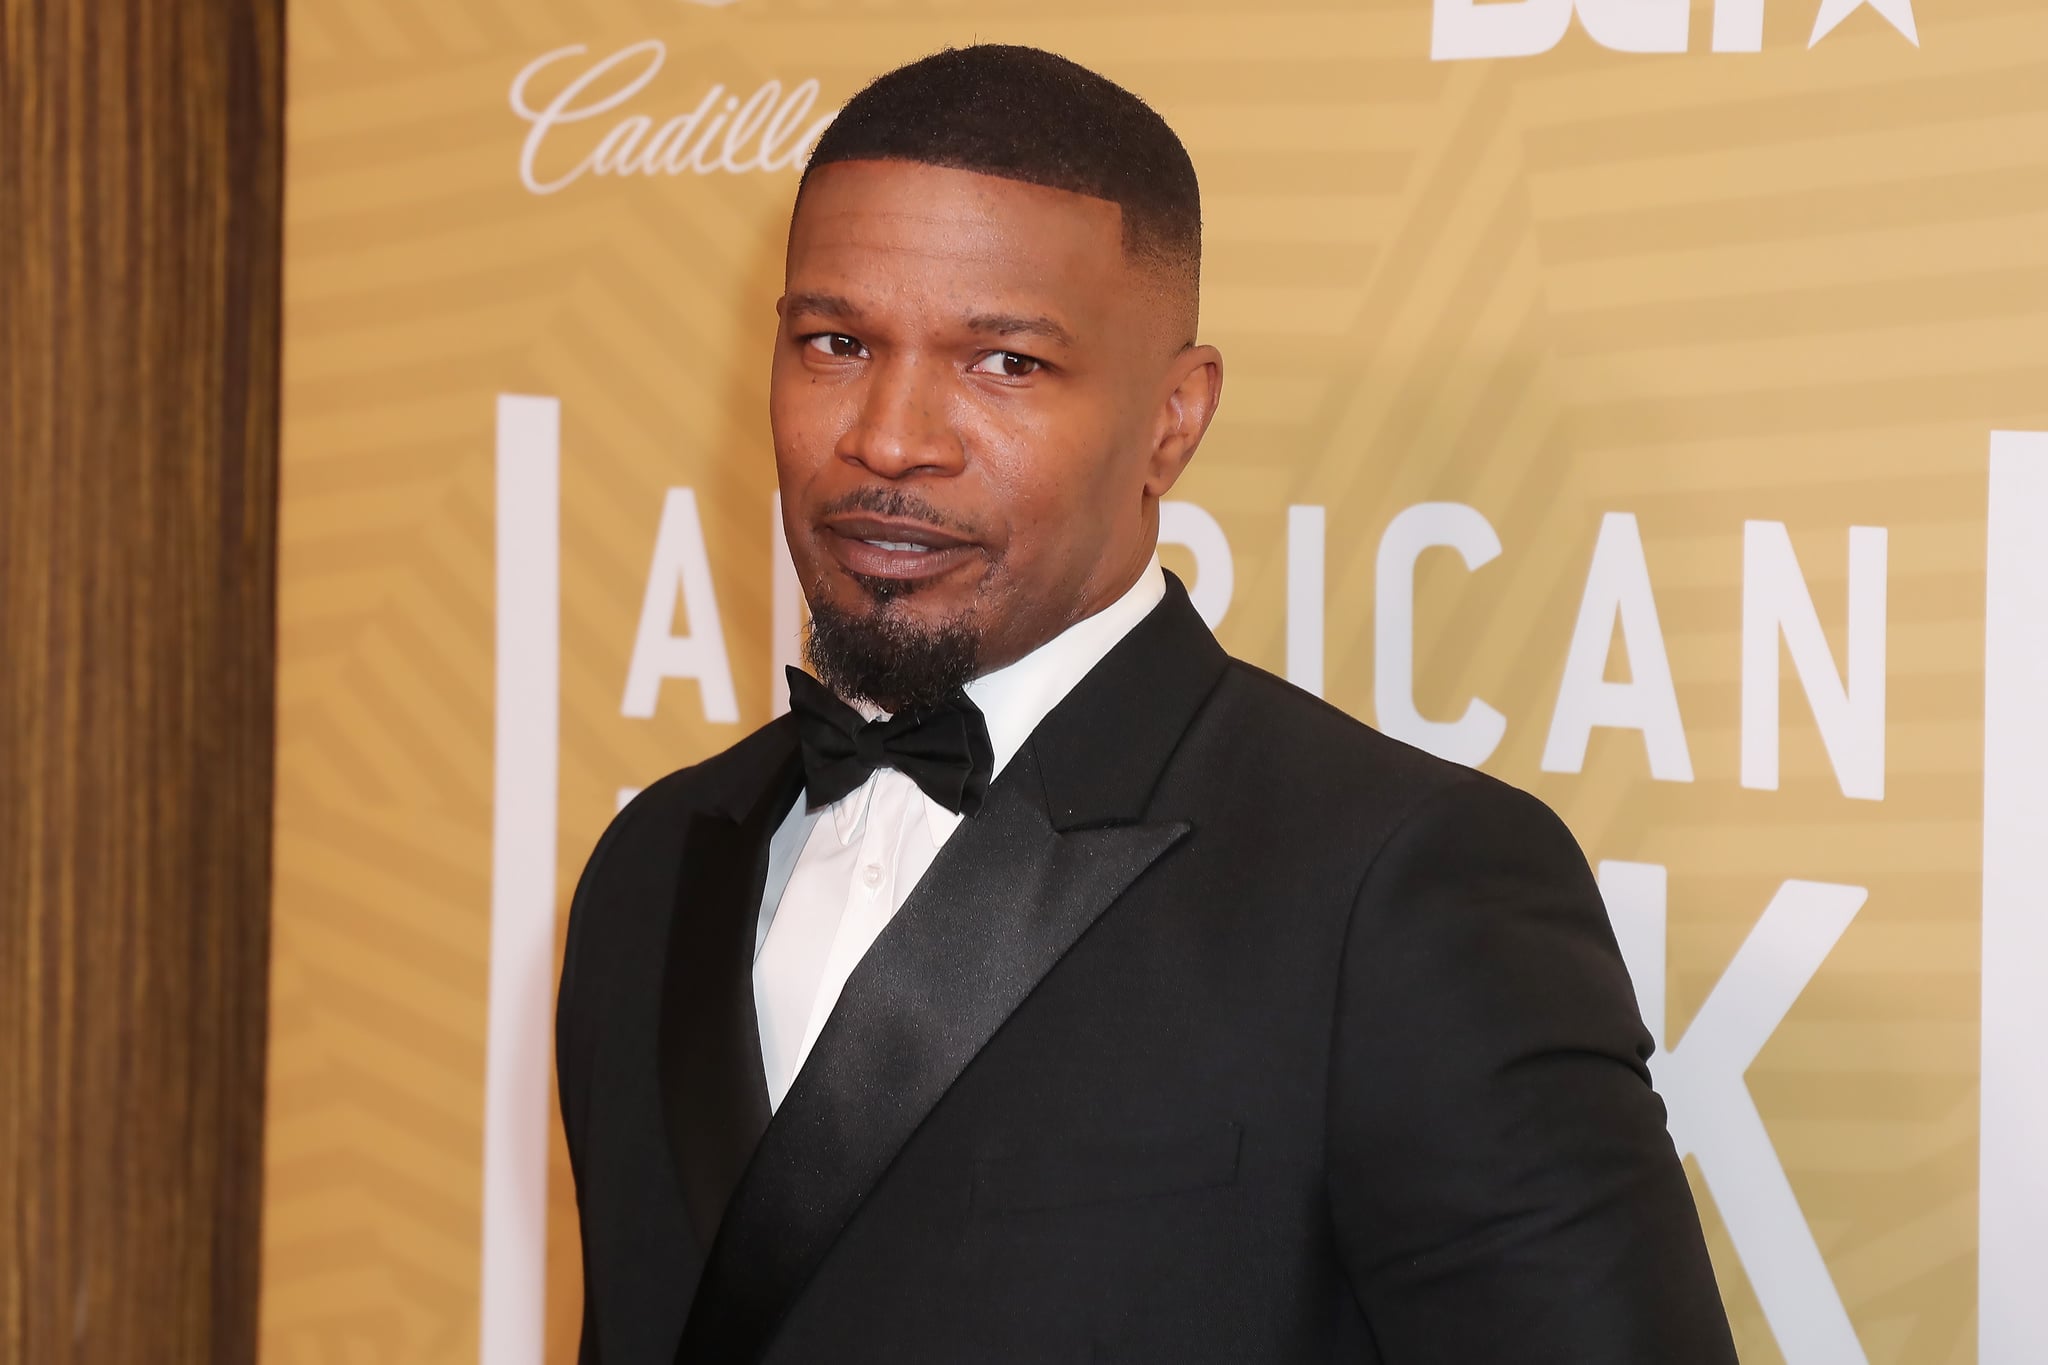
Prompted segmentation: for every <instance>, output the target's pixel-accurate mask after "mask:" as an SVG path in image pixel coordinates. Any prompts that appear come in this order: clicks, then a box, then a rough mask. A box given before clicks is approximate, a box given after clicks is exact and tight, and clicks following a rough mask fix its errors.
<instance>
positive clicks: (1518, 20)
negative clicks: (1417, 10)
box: [1429, 0, 1572, 62]
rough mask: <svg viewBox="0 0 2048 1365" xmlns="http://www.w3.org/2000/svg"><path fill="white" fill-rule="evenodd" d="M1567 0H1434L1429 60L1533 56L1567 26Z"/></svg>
mask: <svg viewBox="0 0 2048 1365" xmlns="http://www.w3.org/2000/svg"><path fill="white" fill-rule="evenodd" d="M1571 23H1572V0H1486V2H1485V3H1482V0H1436V17H1435V20H1434V24H1433V27H1432V30H1431V33H1430V40H1429V57H1430V60H1431V61H1437V62H1449V61H1460V60H1466V59H1472V58H1485V57H1533V56H1535V55H1536V54H1537V53H1539V52H1548V51H1550V49H1552V48H1553V47H1556V46H1557V45H1558V43H1559V42H1561V41H1562V40H1563V38H1564V31H1565V30H1566V29H1568V28H1570V27H1571Z"/></svg>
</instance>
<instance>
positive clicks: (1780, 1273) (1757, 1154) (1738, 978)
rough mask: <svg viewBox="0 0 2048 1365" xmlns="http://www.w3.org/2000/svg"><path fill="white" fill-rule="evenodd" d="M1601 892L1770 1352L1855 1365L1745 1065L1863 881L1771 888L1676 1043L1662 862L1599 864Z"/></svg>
mask: <svg viewBox="0 0 2048 1365" xmlns="http://www.w3.org/2000/svg"><path fill="white" fill-rule="evenodd" d="M1600 896H1601V899H1602V900H1604V901H1606V902H1607V914H1608V917H1609V918H1610V919H1611V920H1612V921H1613V923H1614V937H1615V938H1616V940H1617V941H1619V943H1620V945H1621V957H1622V961H1623V962H1624V963H1625V964H1627V966H1628V974H1629V977H1630V979H1631V980H1632V981H1634V983H1635V987H1636V1002H1637V1004H1638V1005H1639V1007H1640V1008H1641V1010H1642V1014H1643V1024H1644V1026H1645V1027H1647V1028H1648V1029H1649V1030H1650V1037H1651V1040H1652V1041H1653V1042H1655V1043H1656V1045H1657V1052H1656V1054H1655V1055H1654V1056H1652V1057H1651V1058H1650V1072H1651V1075H1652V1077H1653V1079H1654V1080H1655V1081H1656V1083H1657V1093H1658V1094H1660V1095H1662V1096H1663V1097H1664V1103H1665V1104H1666V1106H1668V1108H1669V1110H1670V1114H1671V1119H1670V1126H1671V1140H1672V1142H1673V1143H1674V1144H1675V1145H1676V1146H1677V1148H1678V1154H1679V1155H1680V1156H1681V1157H1684V1156H1696V1157H1698V1158H1699V1163H1700V1174H1701V1175H1702V1176H1703V1177H1705V1179H1706V1182H1707V1188H1708V1189H1709V1190H1710V1191H1711V1192H1712V1193H1713V1196H1714V1205H1715V1207H1716V1208H1718V1209H1719V1210H1720V1211H1721V1219H1722V1221H1723V1222H1724V1223H1726V1224H1727V1225H1728V1239H1729V1240H1730V1241H1731V1242H1733V1243H1735V1254H1736V1255H1737V1256H1738V1257H1740V1258H1741V1260H1742V1268H1743V1269H1744V1270H1746V1271H1747V1272H1748V1273H1749V1282H1750V1284H1751V1286H1753V1287H1754V1288H1755V1290H1756V1296H1757V1299H1758V1301H1759V1302H1760V1303H1761V1305H1762V1306H1763V1310H1764V1320H1765V1321H1766V1322H1768V1323H1769V1324H1770V1326H1771V1335H1772V1336H1774V1337H1776V1338H1777V1339H1778V1349H1779V1351H1781V1352H1782V1353H1783V1354H1784V1357H1785V1360H1786V1361H1787V1365H1863V1362H1864V1360H1865V1356H1864V1354H1863V1347H1862V1344H1861V1343H1860V1342H1859V1341H1857V1339H1856V1329H1855V1328H1854V1327H1853V1326H1851V1325H1850V1322H1849V1315H1848V1313H1847V1312H1846V1311H1845V1310H1844V1309H1843V1307H1842V1296H1841V1295H1840V1294H1839V1293H1837V1292H1836V1290H1835V1282H1834V1280H1833V1278H1832V1277H1830V1276H1829V1274H1828V1267H1827V1262H1826V1261H1824V1260H1822V1259H1821V1254H1820V1247H1819V1244H1818V1243H1816V1242H1815V1241H1814V1237H1813V1230H1812V1228H1810V1227H1809V1226H1808V1225H1807V1222H1806V1215H1805V1214H1804V1213H1803V1212H1801V1211H1800V1208H1799V1200H1798V1198H1797V1197H1796V1196H1795V1195H1794V1194H1793V1192H1792V1184H1791V1182H1790V1181H1789V1180H1787V1179H1786V1178H1785V1167H1784V1165H1783V1163H1782V1162H1780V1161H1779V1160H1778V1150H1777V1148H1776V1147H1775V1146H1773V1145H1772V1143H1771V1134H1770V1131H1769V1130H1768V1129H1766V1128H1765V1127H1764V1121H1763V1117H1762V1115H1760V1114H1759V1113H1758V1112H1757V1107H1756V1100H1755V1099H1754V1098H1753V1097H1752V1096H1751V1095H1750V1093H1749V1082H1748V1081H1747V1080H1745V1079H1744V1076H1745V1074H1746V1073H1747V1072H1748V1070H1749V1068H1750V1064H1751V1063H1752V1062H1754V1061H1755V1060H1756V1058H1757V1054H1758V1053H1759V1052H1762V1051H1763V1047H1764V1044H1765V1043H1767V1042H1769V1041H1770V1039H1771V1035H1772V1034H1773V1033H1775V1032H1777V1029H1778V1025H1779V1024H1781V1023H1783V1022H1784V1020H1785V1015H1786V1014H1787V1013H1788V1012H1789V1011H1790V1010H1791V1008H1792V1004H1793V1002H1794V1001H1795V1000H1797V999H1798V998H1799V994H1800V992H1801V991H1803V990H1805V989H1806V983H1807V982H1809V981H1811V980H1813V977H1814V973H1816V972H1818V971H1819V970H1820V965H1821V963H1823V962H1825V961H1826V960H1827V956H1828V954H1829V953H1831V952H1833V951H1834V948H1835V944H1836V943H1838V942H1840V941H1841V937H1842V933H1843V931H1844V930H1846V929H1847V928H1848V927H1849V922H1850V921H1851V920H1853V919H1855V918H1856V912H1857V911H1858V910H1861V909H1862V908H1863V903H1864V901H1866V900H1867V899H1869V896H1870V893H1869V891H1868V890H1866V889H1865V888H1863V887H1860V886H1837V885H1835V884H1833V883H1830V882H1805V881H1788V882H1785V883H1783V884H1782V885H1780V886H1779V887H1778V894H1777V895H1775V896H1772V897H1771V903H1770V904H1769V905H1767V906H1765V907H1764V913H1763V918H1761V919H1759V920H1758V921H1757V923H1756V927H1755V928H1754V929H1752V930H1750V931H1749V937H1748V938H1747V939H1745V940H1743V944H1742V947H1741V948H1739V949H1737V950H1736V953H1735V958H1734V960H1733V961H1731V962H1730V963H1729V964H1728V970H1727V971H1725V972H1723V973H1722V974H1721V979H1720V980H1719V981H1717V982H1715V983H1714V988H1713V990H1711V991H1709V992H1708V993H1707V1000H1706V1003H1705V1004H1703V1005H1701V1006H1700V1009H1699V1013H1698V1014H1695V1015H1694V1016H1693V1020H1692V1024H1691V1025H1690V1026H1689V1027H1688V1028H1687V1029H1686V1031H1685V1036H1684V1037H1683V1038H1681V1039H1679V1040H1678V1042H1677V1043H1676V1044H1675V1045H1674V1044H1671V1043H1670V1039H1669V1035H1668V1034H1667V1032H1666V1028H1665V1025H1666V1019H1665V1007H1664V1003H1665V1002H1664V981H1665V972H1666V970H1667V964H1666V960H1665V956H1664V942H1665V927H1664V926H1665V922H1666V904H1665V872H1664V868H1663V867H1662V866H1660V865H1659V864H1656V863H1617V862H1603V863H1601V864H1600Z"/></svg>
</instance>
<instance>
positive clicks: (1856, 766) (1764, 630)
mask: <svg viewBox="0 0 2048 1365" xmlns="http://www.w3.org/2000/svg"><path fill="white" fill-rule="evenodd" d="M1885 559H1886V534H1885V530H1884V528H1883V527H1881V526H1851V527H1850V528H1849V629H1848V655H1849V667H1848V669H1847V670H1846V671H1847V675H1848V680H1847V681H1846V682H1844V681H1843V675H1842V674H1841V673H1838V672H1836V671H1835V661H1834V656H1833V655H1832V654H1830V653H1829V651H1828V640H1827V636H1826V635H1825V634H1823V633H1822V631H1821V628H1820V614H1819V613H1818V612H1816V611H1815V610H1814V607H1813V595H1812V594H1811V593H1809V592H1808V591H1807V589H1806V578H1805V575H1803V574H1802V573H1800V571H1799V557H1798V556H1797V555H1795V554H1794V553H1793V552H1792V537H1791V536H1790V535H1788V534H1787V533H1786V531H1785V523H1784V522H1782V521H1751V522H1745V523H1744V524H1743V534H1742V785H1743V786H1745V787H1756V788H1761V789H1763V790H1765V791H1776V790H1777V787H1778V635H1779V632H1780V631H1782V632H1783V633H1784V636H1785V648H1786V650H1787V651H1788V652H1789V653H1790V654H1791V655H1792V668H1793V671H1794V672H1796V673H1798V675H1799V685H1800V686H1801V687H1802V688H1804V689H1805V691H1806V700H1807V704H1808V705H1809V706H1811V707H1812V708H1813V719H1814V723H1815V725H1816V726H1818V727H1819V729H1820V738H1821V743H1822V744H1823V745H1825V746H1826V748H1827V752H1828V761H1829V762H1830V763H1832V764H1833V765H1834V769H1835V780H1836V781H1838V782H1839V783H1841V786H1842V795H1844V796H1854V797H1861V798H1863V799H1864V800H1867V801H1881V800H1883V799H1884V691H1885V676H1884V666H1885V573H1886V566H1885Z"/></svg>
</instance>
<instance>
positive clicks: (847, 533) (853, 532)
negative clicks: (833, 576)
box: [824, 516, 981, 582]
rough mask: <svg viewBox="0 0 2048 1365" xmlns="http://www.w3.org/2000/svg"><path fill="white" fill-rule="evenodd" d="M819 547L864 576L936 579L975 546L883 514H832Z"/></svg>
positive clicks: (975, 554)
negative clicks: (822, 547) (824, 547)
mask: <svg viewBox="0 0 2048 1365" xmlns="http://www.w3.org/2000/svg"><path fill="white" fill-rule="evenodd" d="M824 531H825V536H824V540H825V545H826V548H827V549H828V550H829V551H830V552H831V555H832V557H833V558H834V559H836V560H837V561H838V562H839V564H840V566H841V567H843V568H844V569H846V570H847V571H848V572H849V573H854V574H859V575H860V576H862V577H864V578H889V579H897V580H901V581H906V582H907V581H911V580H917V579H927V578H936V577H938V576H939V575H941V574H945V573H950V572H952V571H953V570H954V569H957V568H959V567H960V566H961V565H963V564H965V563H967V562H968V561H969V560H972V559H975V558H978V557H979V556H980V553H981V547H980V546H979V545H977V544H975V543H974V542H973V541H971V540H967V539H964V538H963V537H961V536H958V535H956V534H954V533H952V532H950V531H945V530H942V529H940V528H939V527H937V526H933V525H931V524H930V523H929V522H919V521H902V520H896V519H893V518H886V517H870V516H856V517H834V518H832V519H830V520H829V521H827V522H826V523H825V526H824Z"/></svg>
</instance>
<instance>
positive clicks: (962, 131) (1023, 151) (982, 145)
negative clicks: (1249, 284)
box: [797, 43, 1202, 340]
mask: <svg viewBox="0 0 2048 1365" xmlns="http://www.w3.org/2000/svg"><path fill="white" fill-rule="evenodd" d="M835 161H912V162H917V163H920V164H922V165H926V166H944V167H947V168H949V169H951V170H958V171H975V172H978V173H980V174H982V175H993V176H1000V177H1001V178H1003V179H1005V180H1021V181H1024V182H1025V183H1027V184H1032V185H1045V186H1048V187H1050V188H1052V189H1057V190H1070V191H1072V192H1074V193H1076V194H1085V195H1088V196H1090V197H1092V198H1095V199H1107V200H1109V201H1110V202H1111V203H1113V204H1115V205H1116V206H1117V207H1118V208H1119V209H1120V210H1122V213H1123V240H1124V250H1125V252H1126V253H1127V254H1129V255H1132V256H1135V257H1137V258H1139V259H1141V260H1143V261H1146V262H1147V263H1149V264H1152V265H1155V266H1158V267H1161V268H1162V269H1163V270H1164V271H1165V272H1166V273H1168V274H1169V275H1170V276H1172V277H1174V282H1175V283H1176V284H1179V285H1183V286H1184V287H1185V288H1186V290H1187V295H1188V301H1189V303H1190V304H1191V305H1192V303H1193V300H1194V297H1195V290H1196V287H1197V284H1198V282H1199V279H1200V275H1201V265H1202V194H1201V188H1200V186H1199V185H1198V184H1197V183H1196V181H1195V166H1194V163H1193V162H1192V161H1190V160H1188V152H1187V148H1185V147H1183V146H1181V142H1180V139H1179V138H1178V137H1175V136H1174V132H1173V129H1171V128H1169V127H1167V126H1166V120H1165V119H1163V118H1161V117H1159V115H1158V114H1156V113H1154V112H1153V110H1152V106H1151V105H1149V104H1147V103H1145V101H1143V100H1141V99H1139V98H1138V97H1137V96H1136V95H1134V94H1132V93H1131V92H1130V91H1128V90H1126V89H1124V88H1123V87H1122V86H1120V85H1118V84H1116V83H1115V82H1114V81H1111V80H1109V79H1107V78H1106V77H1103V76H1098V75H1096V74H1095V73H1094V72H1093V71H1090V70H1089V69H1088V68H1087V67H1085V66H1082V65H1080V64H1079V63H1078V62H1071V61H1068V60H1067V59H1066V58H1065V57H1061V56H1058V55H1056V54H1054V53H1051V52H1045V51H1042V50H1040V49H1038V48H1035V47H1018V46H1011V45H1008V44H997V43H984V44H979V45H976V46H973V47H959V48H947V49H946V50H945V51H943V52H936V53H933V54H932V55H931V56H929V57H922V58H919V59H918V60H917V61H914V62H912V63H910V64H909V65H908V66H900V67H898V68H896V69H895V70H894V71H891V72H889V73H887V74H886V75H883V76H878V77H876V78H875V80H874V81H873V82H871V83H870V84H869V85H868V87H867V88H866V89H864V90H862V91H861V92H860V93H859V94H858V95H855V96H854V97H853V98H852V99H850V100H848V101H847V102H846V107H845V108H844V109H842V110H840V111H839V116H838V117H837V118H835V119H834V120H833V121H832V122H831V124H830V125H829V126H827V127H826V129H825V133H824V136H823V137H821V138H819V139H818V145H817V147H816V149H815V150H813V151H812V153H811V159H810V163H809V164H808V165H807V166H806V167H805V168H804V178H805V179H806V180H808V179H809V178H810V175H811V173H812V172H813V171H816V170H817V169H818V168H819V167H820V166H829V165H831V164H832V163H833V162H835ZM797 194H798V197H799V198H801V197H802V194H803V190H802V187H801V185H799V187H798V190H797ZM1190 339H1191V340H1192V338H1190Z"/></svg>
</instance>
